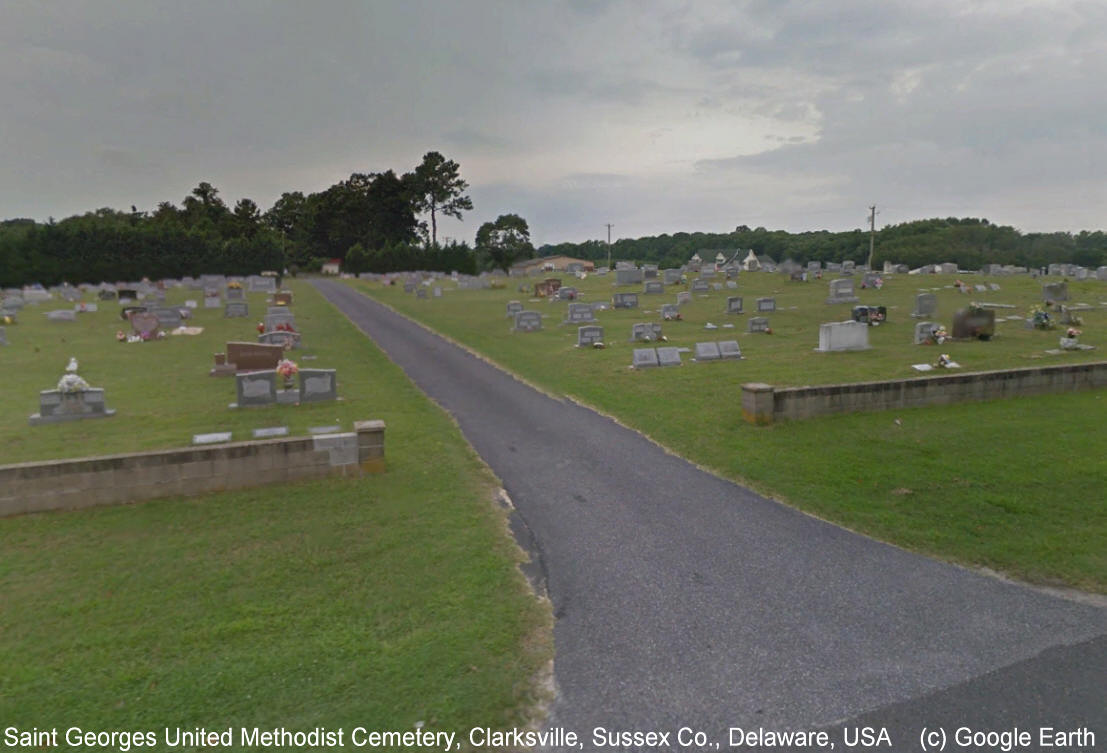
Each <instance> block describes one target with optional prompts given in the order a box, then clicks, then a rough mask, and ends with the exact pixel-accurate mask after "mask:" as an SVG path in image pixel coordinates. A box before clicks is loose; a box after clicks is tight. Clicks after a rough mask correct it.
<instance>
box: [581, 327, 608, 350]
mask: <svg viewBox="0 0 1107 753" xmlns="http://www.w3.org/2000/svg"><path fill="white" fill-rule="evenodd" d="M602 342H603V327H599V326H597V325H594V324H592V325H588V326H585V327H577V347H578V348H586V347H591V346H594V345H595V344H596V343H602Z"/></svg>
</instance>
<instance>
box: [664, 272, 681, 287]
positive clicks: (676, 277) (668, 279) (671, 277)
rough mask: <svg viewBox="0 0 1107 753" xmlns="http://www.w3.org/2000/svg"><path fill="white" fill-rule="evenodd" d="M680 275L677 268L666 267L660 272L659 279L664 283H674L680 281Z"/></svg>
mask: <svg viewBox="0 0 1107 753" xmlns="http://www.w3.org/2000/svg"><path fill="white" fill-rule="evenodd" d="M680 275H681V272H680V270H679V269H666V270H663V271H662V272H661V280H662V282H664V283H665V284H666V285H676V284H677V283H678V282H680Z"/></svg>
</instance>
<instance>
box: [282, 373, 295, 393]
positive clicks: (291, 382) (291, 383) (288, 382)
mask: <svg viewBox="0 0 1107 753" xmlns="http://www.w3.org/2000/svg"><path fill="white" fill-rule="evenodd" d="M295 386H296V377H294V376H292V375H291V374H290V375H288V376H286V377H285V378H284V388H285V389H286V390H290V389H292V388H293V387H295Z"/></svg>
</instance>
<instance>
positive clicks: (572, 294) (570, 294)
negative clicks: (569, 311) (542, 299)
mask: <svg viewBox="0 0 1107 753" xmlns="http://www.w3.org/2000/svg"><path fill="white" fill-rule="evenodd" d="M579 295H580V294H579V293H578V292H577V289H576V288H574V287H564V288H558V289H557V300H559V301H575V300H576V299H577V298H578V297H579Z"/></svg>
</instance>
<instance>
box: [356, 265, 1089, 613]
mask: <svg viewBox="0 0 1107 753" xmlns="http://www.w3.org/2000/svg"><path fill="white" fill-rule="evenodd" d="M566 279H567V278H566ZM953 279H954V278H952V277H948V278H947V277H942V276H928V277H926V278H924V279H923V280H922V282H925V284H926V287H928V288H929V287H939V286H943V285H946V284H950V283H952V280H953ZM970 281H972V282H977V281H979V280H978V279H974V278H971V279H970ZM998 282H999V284H1000V285H1001V287H1002V288H1003V289H1002V291H1000V292H998V293H986V294H984V293H981V294H974V295H963V294H961V293H958V292H956V291H953V290H950V289H946V288H944V287H943V288H942V289H941V290H940V291H938V297H939V313H940V316H938V317H936V318H935V321H942V322H945V323H946V324H947V326H948V325H949V322H950V321H951V318H952V312H953V311H954V310H955V307H957V306H961V305H964V304H965V303H966V302H967V301H969V300H973V299H980V300H990V301H996V302H1001V303H1013V304H1016V305H1017V306H1018V308H1017V309H1016V313H1022V314H1025V312H1026V310H1027V308H1028V307H1029V306H1030V305H1031V304H1032V303H1034V302H1036V301H1037V300H1038V298H1039V293H1038V291H1039V287H1038V283H1037V282H1035V281H1033V280H1030V279H1029V278H1025V279H1024V278H999V279H998ZM354 284H355V286H356V287H357V288H358V289H361V290H363V291H366V292H369V293H370V294H371V295H373V296H374V297H377V298H378V299H380V300H382V301H384V302H386V303H388V304H390V305H392V306H394V307H395V308H396V309H397V310H400V311H402V312H404V313H407V314H409V315H411V316H413V317H415V318H417V319H419V320H420V321H423V322H424V323H426V324H427V325H428V326H431V327H433V328H434V329H436V330H438V331H440V332H442V333H444V334H446V335H448V336H450V337H452V338H454V339H455V340H457V341H459V342H461V343H463V344H465V345H467V346H468V347H471V348H473V349H474V350H477V351H479V352H481V353H483V354H485V355H487V356H488V357H490V358H491V359H492V360H494V361H496V362H497V363H499V364H501V365H503V366H504V367H505V368H507V369H509V370H511V371H513V372H515V373H517V374H519V375H520V376H522V377H524V378H525V379H527V380H529V381H531V382H532V383H534V384H536V385H539V386H541V387H543V388H545V389H547V390H549V391H550V392H553V393H555V394H565V395H569V396H572V397H574V398H576V399H579V400H581V401H583V402H585V403H587V404H590V405H593V406H595V407H596V408H598V409H599V410H601V411H604V412H606V413H609V414H611V415H613V416H615V417H617V418H618V419H619V420H621V421H623V422H624V423H626V424H627V425H629V426H631V427H633V428H635V429H637V430H639V431H641V432H643V433H644V434H646V435H647V436H650V437H652V438H653V439H655V440H656V441H658V442H660V443H661V444H663V445H665V446H666V447H669V448H670V449H672V450H673V451H675V452H677V453H679V454H680V455H682V456H684V457H686V458H689V459H690V460H692V461H694V462H697V463H699V464H701V465H704V466H705V467H708V468H711V469H712V470H714V471H716V472H718V473H719V474H721V475H723V476H726V477H729V478H733V479H736V480H739V481H742V482H744V483H747V484H749V485H751V486H753V487H754V488H756V489H758V490H759V491H762V492H763V493H766V494H768V495H770V496H774V497H776V498H778V499H781V500H783V501H786V502H787V503H789V504H792V505H794V506H796V507H799V508H800V509H803V510H807V511H809V512H812V513H813V514H816V515H819V516H820V517H823V518H826V519H828V520H832V521H834V522H837V523H840V524H842V525H844V526H847V527H849V528H852V529H854V530H857V531H861V532H863V533H866V534H869V535H872V536H874V537H876V538H879V539H882V540H885V541H889V542H892V543H895V544H898V545H900V546H903V547H907V548H910V549H913V550H916V551H920V552H924V553H927V554H931V555H934V556H938V557H941V558H945V559H949V560H952V561H956V562H960V563H964V564H967V565H972V566H981V567H988V568H992V569H995V570H998V571H1002V572H1004V573H1007V574H1009V575H1012V576H1014V577H1018V578H1022V579H1025V580H1028V581H1033V582H1037V583H1044V584H1051V585H1069V586H1074V587H1078V588H1082V589H1087V590H1092V591H1099V592H1107V504H1105V501H1104V495H1103V493H1102V491H1101V490H1102V489H1103V488H1104V487H1105V486H1107V464H1105V463H1104V462H1103V460H1102V458H1103V457H1104V456H1105V454H1107V435H1105V434H1104V432H1103V431H1102V426H1103V421H1104V419H1105V418H1107V406H1105V405H1104V397H1103V392H1102V391H1100V392H1083V393H1076V394H1067V395H1051V396H1042V397H1033V398H1023V399H1018V400H1002V401H992V402H987V403H974V404H962V405H954V406H944V407H931V408H923V409H911V410H903V411H897V412H893V413H888V412H884V413H865V414H853V415H839V416H827V417H823V418H818V419H812V420H807V421H802V422H782V423H778V424H776V425H774V426H772V427H769V428H758V427H754V426H751V425H749V424H746V423H745V422H743V421H742V419H741V406H740V401H741V394H740V387H741V384H743V383H745V382H751V381H764V382H768V383H770V384H776V385H802V384H827V383H834V382H839V381H842V382H850V381H869V380H878V379H888V378H903V377H914V376H919V375H918V374H917V373H916V372H914V371H913V370H911V369H910V364H912V363H920V362H933V361H934V360H935V359H936V357H937V353H938V352H939V351H941V352H948V353H950V355H951V356H953V358H954V359H955V360H957V361H959V362H961V363H962V364H963V365H964V366H965V367H966V369H965V370H966V371H968V370H988V369H995V368H1017V367H1020V366H1030V365H1042V364H1049V363H1074V362H1079V361H1081V360H1096V359H1097V358H1098V357H1102V353H1100V351H1099V350H1097V351H1091V352H1090V353H1081V354H1066V355H1064V356H1048V355H1044V353H1043V351H1044V350H1046V349H1048V348H1055V347H1056V346H1057V338H1058V336H1059V333H1058V332H1057V331H1053V332H1041V331H1037V330H1028V329H1025V328H1024V327H1023V326H1022V324H1021V323H1008V322H1004V323H1002V324H999V325H998V331H999V337H997V338H995V339H993V340H991V341H989V342H980V341H975V342H963V343H951V344H949V345H948V346H944V347H942V348H940V349H939V348H935V347H927V346H915V345H912V344H911V333H912V330H913V325H914V320H912V319H911V318H910V317H909V313H910V311H911V310H912V305H913V300H914V295H915V294H916V293H917V292H918V286H919V284H920V280H919V278H915V277H899V278H894V279H892V280H891V281H890V282H889V283H888V285H886V286H885V288H884V289H883V290H881V291H879V292H877V291H874V292H873V293H871V294H867V293H866V291H860V297H861V300H862V302H865V303H871V304H881V305H886V306H888V307H889V318H890V322H889V323H888V324H886V325H883V326H880V327H874V328H872V330H871V335H872V338H871V340H872V344H873V349H872V350H870V351H866V352H861V353H834V354H824V353H815V352H814V350H813V348H814V347H815V346H816V345H817V342H818V325H819V324H820V323H821V322H824V321H836V320H841V319H845V318H847V317H848V311H849V306H847V305H837V306H827V305H826V304H825V303H824V302H823V301H824V299H825V297H826V289H827V283H826V282H825V281H822V282H817V283H807V284H804V283H791V282H788V281H787V280H785V279H783V278H782V277H780V276H777V275H762V274H747V275H744V276H743V277H742V278H741V279H740V281H739V284H740V291H739V292H738V293H737V294H740V295H742V296H743V297H744V298H745V306H746V310H747V312H748V311H749V310H750V309H753V308H754V299H755V298H757V297H759V296H768V295H773V294H775V296H776V299H777V306H778V307H780V308H782V309H783V310H781V311H778V312H776V313H774V314H769V315H768V316H769V317H770V324H771V325H772V328H773V331H774V334H772V335H752V334H745V333H743V332H742V331H741V330H742V329H744V327H745V323H746V320H747V319H748V317H749V316H750V315H752V314H749V313H747V314H746V315H743V316H739V317H727V316H726V315H725V314H722V313H720V312H721V311H722V310H723V308H724V304H725V297H726V295H728V294H729V295H734V294H735V293H733V292H729V293H728V292H726V291H723V292H712V293H711V295H710V297H709V298H707V299H702V298H696V299H695V300H694V302H693V303H692V304H690V305H688V306H686V307H684V309H683V315H684V317H685V320H684V321H682V322H674V323H666V324H665V325H664V332H665V334H666V335H667V336H668V337H669V343H668V344H670V345H677V346H685V347H691V346H692V345H693V344H694V343H695V342H697V341H700V340H709V339H710V340H722V339H738V340H739V341H740V343H741V345H742V351H743V354H744V355H745V356H746V360H744V361H741V362H721V363H708V364H693V363H688V360H689V358H688V356H685V362H686V363H685V365H684V366H683V367H681V368H672V369H654V370H647V371H634V370H632V369H629V368H628V365H629V363H630V360H631V358H630V351H631V349H632V348H633V347H635V346H634V345H632V344H631V343H629V342H627V339H628V338H629V335H630V329H631V324H632V323H633V322H636V321H650V320H656V319H657V314H656V313H647V312H646V311H645V310H642V309H639V310H638V311H606V312H601V313H600V314H599V319H600V320H601V324H602V325H603V326H604V327H605V334H606V340H607V343H608V347H607V349H605V350H578V349H577V348H575V347H574V344H575V340H576V328H575V326H558V323H559V322H560V321H561V320H563V319H564V316H565V310H566V305H565V304H564V303H548V302H546V301H541V302H527V297H526V296H525V295H524V294H521V293H519V292H517V291H515V290H513V289H508V290H485V291H454V290H452V289H450V288H452V286H451V285H450V284H449V283H446V286H447V293H446V295H445V296H444V297H443V298H441V299H433V298H431V299H427V300H417V299H415V298H414V296H411V295H405V294H404V293H403V292H402V290H401V289H399V288H397V287H382V286H380V285H379V284H376V283H363V282H358V283H354ZM511 284H512V285H514V284H517V283H516V282H515V281H512V283H511ZM577 287H579V288H580V289H581V290H582V292H583V293H584V300H598V299H601V298H604V297H609V296H610V294H611V292H612V291H613V290H614V288H612V286H611V282H610V278H608V279H606V280H605V279H603V278H596V277H592V278H589V279H588V280H586V281H584V282H583V284H580V285H578V286H577ZM625 289H626V290H633V289H634V288H625ZM680 289H683V288H680V287H677V288H675V289H674V288H667V292H666V294H665V295H663V296H640V297H639V303H640V306H642V308H643V309H652V310H653V311H654V312H656V310H657V309H658V308H659V306H660V303H661V302H669V301H672V300H674V293H673V292H670V291H674V290H680ZM1070 291H1072V293H1073V299H1074V301H1086V302H1088V303H1091V304H1093V305H1096V304H1098V303H1099V301H1100V300H1101V299H1104V298H1107V287H1104V286H1103V284H1102V283H1099V282H1087V283H1070ZM512 299H517V300H522V301H524V303H525V305H526V306H527V307H528V308H533V309H536V310H538V311H541V312H543V313H544V314H547V318H546V319H545V321H544V327H545V329H544V330H543V331H541V332H537V333H532V334H511V333H509V325H508V320H507V319H506V318H505V316H504V305H505V304H506V302H507V301H508V300H512ZM791 307H795V308H791ZM1006 311H1007V310H1001V314H1002V315H1006V314H1005V312H1006ZM1083 316H1085V325H1084V326H1083V327H1081V328H1082V329H1083V330H1084V332H1085V334H1084V336H1083V337H1082V338H1081V340H1082V341H1083V342H1087V343H1090V344H1095V345H1098V346H1099V348H1100V349H1102V348H1103V347H1104V345H1105V341H1107V338H1105V337H1104V332H1105V330H1107V327H1105V325H1107V311H1103V310H1097V311H1093V312H1087V313H1085V314H1083ZM731 320H735V321H736V323H737V324H738V326H737V327H736V328H735V329H733V330H731V329H721V328H720V329H718V330H715V331H714V332H708V331H705V330H704V329H703V326H704V324H705V322H707V321H712V322H714V323H716V324H720V325H721V324H723V323H725V322H727V321H731ZM897 418H899V419H900V421H901V423H900V424H897V423H895V419H897Z"/></svg>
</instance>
